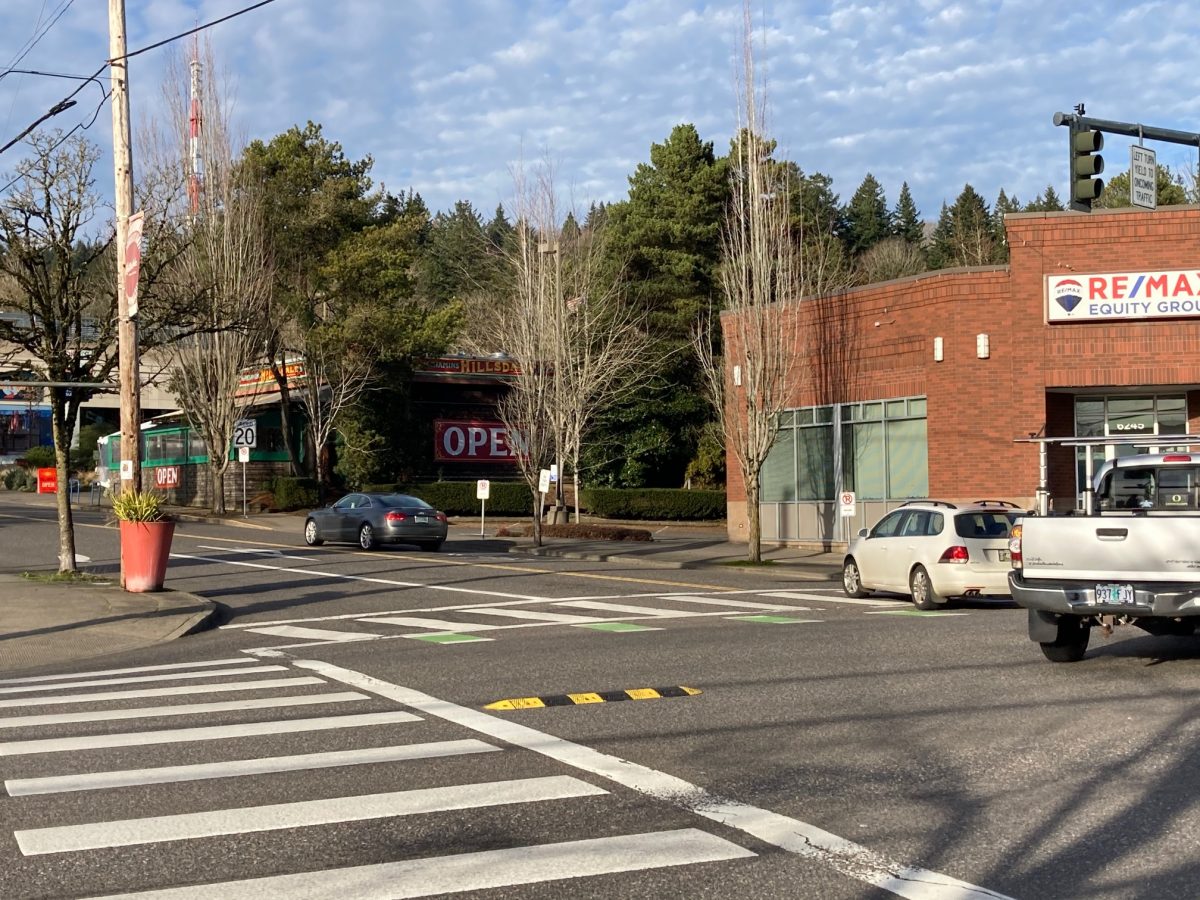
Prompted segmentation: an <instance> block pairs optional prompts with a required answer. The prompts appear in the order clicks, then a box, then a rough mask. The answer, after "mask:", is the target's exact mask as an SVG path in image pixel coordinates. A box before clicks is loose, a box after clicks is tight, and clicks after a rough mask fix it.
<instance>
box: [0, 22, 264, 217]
mask: <svg viewBox="0 0 1200 900" xmlns="http://www.w3.org/2000/svg"><path fill="white" fill-rule="evenodd" d="M74 2H75V0H67V7H70V5H71V4H72V3H74ZM274 2H275V0H259V2H258V3H254V4H251V5H250V6H247V7H244V8H243V9H239V10H237V11H235V12H232V13H230V14H229V15H227V16H222V17H221V18H219V19H213V20H212V21H211V22H205V23H204V24H203V25H197V26H196V27H195V28H189V29H188V30H187V31H182V32H180V33H179V34H174V35H171V37H168V38H164V39H163V40H161V41H156V42H155V43H153V44H149V45H148V46H145V47H140V48H139V49H137V50H133V51H130V52H129V53H126V54H125V55H123V56H116V57H113V58H112V59H109V60H105V62H104V64H103V65H101V66H100V68H98V69H97V70H96V71H95V72H93V73H92V74H91V75H73V76H68V75H63V76H59V77H64V78H78V79H79V80H80V85H79V86H78V87H77V88H75V90H73V91H71V93H69V94H67V96H66V97H64V98H63V99H62V100H60V101H58V103H55V104H54V105H53V106H52V107H50V110H49V111H48V112H47V113H45V114H43V115H42V116H41V117H39V118H38V119H37V120H36V121H34V122H33V123H32V124H31V125H29V126H27V127H26V128H25V129H24V130H23V131H22V132H21V134H19V135H18V136H17V137H15V138H13V139H12V140H11V141H9V142H8V143H6V144H5V145H4V146H3V147H0V153H3V152H4V151H5V150H7V149H9V148H10V147H12V146H13V145H14V144H16V143H17V142H18V141H20V140H21V139H22V138H24V137H25V136H26V135H28V134H29V133H30V132H31V131H33V129H34V128H36V127H37V126H38V125H40V124H41V123H42V122H44V121H45V120H46V119H48V118H50V117H51V116H53V115H57V114H58V113H59V112H62V111H63V110H65V109H68V108H69V107H71V106H74V105H75V104H74V103H73V102H72V101H73V100H74V98H75V96H76V95H77V94H78V93H79V92H80V91H82V90H83V89H84V87H86V86H87V84H88V82H91V81H96V83H97V84H100V82H99V81H98V80H97V79H98V77H99V75H100V74H101V73H102V72H103V71H104V70H105V69H107V68H108V67H109V66H110V65H112V64H113V63H115V62H120V61H121V60H125V59H130V58H132V57H134V56H139V55H140V54H142V53H146V52H148V51H150V50H156V49H157V48H159V47H163V46H166V45H167V44H170V43H172V42H173V41H177V40H179V39H180V38H185V37H188V36H190V35H193V34H196V33H197V32H200V31H204V30H205V29H208V28H212V27H213V26H214V25H220V24H221V23H222V22H228V21H229V20H230V19H236V18H237V17H238V16H243V15H245V14H246V13H249V12H253V11H254V10H256V9H261V8H262V7H264V6H268V5H269V4H271V3H274ZM64 12H66V8H64V9H62V10H61V11H60V12H59V13H58V15H57V16H56V18H55V19H54V21H55V22H57V21H58V19H59V18H61V16H62V14H63V13H64ZM50 24H51V25H53V24H54V23H53V22H52V23H50ZM49 27H50V26H47V30H49ZM44 34H45V32H43V36H44ZM39 40H40V38H39ZM30 49H32V48H30ZM27 52H28V51H27ZM21 58H22V59H23V58H24V57H23V56H22V57H21ZM19 61H20V60H19V59H18V60H16V61H15V62H14V65H15V63H16V62H19ZM37 74H46V75H52V74H54V73H49V72H47V73H37ZM2 77H3V75H2V74H0V78H2ZM101 89H102V90H104V86H103V85H101ZM111 96H112V91H111V90H105V91H104V96H103V97H102V98H101V100H100V103H99V104H98V105H97V107H96V110H95V112H94V113H93V114H92V117H91V120H90V121H88V123H87V124H86V125H85V124H84V123H83V121H82V120H81V121H80V122H79V123H77V124H76V125H75V127H74V128H72V129H71V130H70V131H68V132H66V133H65V134H63V135H62V136H61V137H60V138H59V139H58V140H57V141H55V142H54V143H53V144H52V145H51V146H50V147H49V149H48V150H47V151H46V152H47V153H52V152H53V151H54V150H56V149H58V148H59V147H60V146H62V145H63V144H64V143H65V142H66V141H67V139H68V138H70V137H71V135H73V134H75V132H77V131H79V130H80V128H83V129H85V130H86V129H88V128H91V127H92V125H94V124H95V122H96V119H97V118H98V117H99V115H100V110H101V109H102V108H103V106H104V104H105V103H106V102H107V101H108V98H109V97H111ZM23 177H24V175H18V176H17V177H16V178H14V179H13V180H12V181H10V182H9V183H8V184H6V185H4V187H0V194H3V193H5V192H6V191H7V190H8V189H9V188H11V187H12V186H13V185H14V184H16V183H17V182H18V181H20V180H21V179H22V178H23Z"/></svg>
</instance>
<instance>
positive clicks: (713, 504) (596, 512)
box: [581, 488, 725, 521]
mask: <svg viewBox="0 0 1200 900" xmlns="http://www.w3.org/2000/svg"><path fill="white" fill-rule="evenodd" d="M581 500H582V504H583V507H584V509H586V510H587V511H588V512H589V513H591V514H592V515H593V516H599V517H600V518H603V519H675V520H678V519H686V520H689V521H697V520H705V519H723V518H725V492H724V491H687V490H675V489H671V488H635V489H620V488H591V489H590V490H587V489H585V490H584V491H583V496H582V498H581Z"/></svg>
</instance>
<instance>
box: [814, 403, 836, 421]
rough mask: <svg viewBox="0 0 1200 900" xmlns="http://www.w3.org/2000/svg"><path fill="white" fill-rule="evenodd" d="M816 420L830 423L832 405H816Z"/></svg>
mask: <svg viewBox="0 0 1200 900" xmlns="http://www.w3.org/2000/svg"><path fill="white" fill-rule="evenodd" d="M815 412H816V416H817V422H819V423H820V424H822V425H826V424H831V423H832V422H833V407H832V406H818V407H817V408H816V410H815Z"/></svg>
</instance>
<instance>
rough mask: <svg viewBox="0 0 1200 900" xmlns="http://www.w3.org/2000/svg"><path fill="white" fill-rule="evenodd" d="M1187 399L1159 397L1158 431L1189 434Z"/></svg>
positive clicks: (1161, 432) (1160, 432)
mask: <svg viewBox="0 0 1200 900" xmlns="http://www.w3.org/2000/svg"><path fill="white" fill-rule="evenodd" d="M1187 424H1188V421H1187V401H1186V400H1185V399H1184V398H1183V397H1159V398H1158V433H1159V434H1187Z"/></svg>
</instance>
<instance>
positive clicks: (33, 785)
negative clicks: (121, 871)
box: [4, 738, 500, 797]
mask: <svg viewBox="0 0 1200 900" xmlns="http://www.w3.org/2000/svg"><path fill="white" fill-rule="evenodd" d="M499 749H500V748H499V747H496V746H494V745H492V744H488V743H485V742H484V741H477V740H475V739H473V738H468V739H465V740H460V741H437V742H433V743H428V744H401V745H398V746H393V747H367V748H364V749H361V750H332V751H329V752H326V753H303V754H298V755H296V756H271V757H266V758H263V759H233V760H227V761H224V762H216V763H197V764H195V765H190V766H163V767H160V768H157V769H123V770H120V771H110V772H90V773H85V774H79V775H49V776H43V777H41V778H13V779H10V780H8V781H6V782H4V787H5V790H7V791H8V795H9V796H10V797H25V796H29V795H32V794H65V793H71V792H74V791H99V790H107V789H109V788H121V787H133V786H136V785H145V784H170V783H173V782H178V781H203V780H205V779H209V778H236V777H238V776H241V775H266V774H268V773H271V772H294V771H300V770H307V769H330V768H335V767H337V766H360V765H367V764H371V763H384V762H403V761H407V760H414V759H435V758H438V757H442V756H463V755H466V754H469V753H491V752H494V751H498V750H499Z"/></svg>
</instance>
